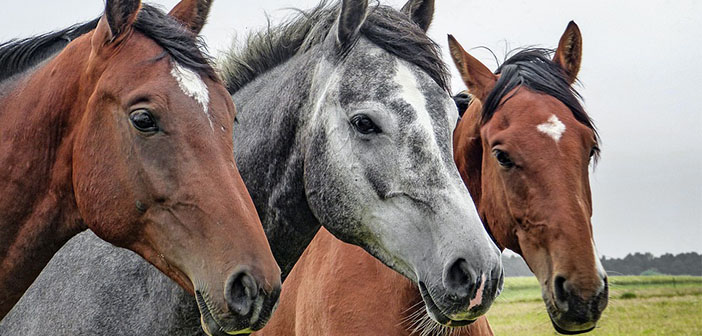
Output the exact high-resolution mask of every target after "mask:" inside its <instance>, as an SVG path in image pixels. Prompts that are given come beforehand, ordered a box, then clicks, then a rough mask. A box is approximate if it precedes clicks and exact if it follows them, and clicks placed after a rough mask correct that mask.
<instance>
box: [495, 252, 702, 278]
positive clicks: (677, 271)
mask: <svg viewBox="0 0 702 336" xmlns="http://www.w3.org/2000/svg"><path fill="white" fill-rule="evenodd" d="M601 261H602V266H603V267H604V269H605V270H606V271H607V273H608V274H609V275H656V274H667V275H697V276H702V255H701V254H698V253H696V252H688V253H680V254H675V255H674V254H671V253H666V254H664V255H662V256H660V257H656V256H654V255H653V254H651V253H639V252H637V253H630V254H627V255H626V257H624V258H608V257H606V256H603V257H602V259H601ZM502 264H503V266H504V268H505V275H507V276H531V275H533V274H532V273H531V271H530V270H529V267H528V266H527V265H526V263H525V262H524V260H522V258H521V257H520V256H517V255H510V256H505V255H504V254H503V255H502Z"/></svg>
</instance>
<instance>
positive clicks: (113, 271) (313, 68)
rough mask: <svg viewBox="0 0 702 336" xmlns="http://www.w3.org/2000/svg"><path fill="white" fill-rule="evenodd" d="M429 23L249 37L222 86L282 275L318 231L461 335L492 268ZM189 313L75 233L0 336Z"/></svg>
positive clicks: (293, 27) (424, 15) (417, 14)
mask: <svg viewBox="0 0 702 336" xmlns="http://www.w3.org/2000/svg"><path fill="white" fill-rule="evenodd" d="M432 15H433V1H421V0H410V1H409V2H408V3H407V4H406V5H405V7H404V8H403V11H397V10H395V9H392V8H389V7H386V6H377V7H376V6H374V7H371V8H368V4H367V1H343V3H342V4H341V5H336V6H325V5H320V6H319V7H318V8H316V9H313V10H311V11H309V12H306V13H304V14H301V15H299V16H297V17H296V18H293V19H291V20H290V21H288V22H286V23H284V24H282V25H281V26H279V27H276V28H271V29H269V30H267V31H265V32H262V33H259V34H255V35H253V36H252V37H250V38H249V40H248V41H247V42H246V45H245V46H244V47H243V49H242V50H241V51H240V52H238V53H232V54H230V55H229V56H228V57H227V59H226V60H224V62H223V74H224V78H225V82H226V83H227V85H228V88H229V90H230V92H232V93H233V96H232V97H233V99H234V101H235V102H236V104H237V109H238V111H239V114H238V116H237V122H236V123H235V130H234V138H235V143H236V147H235V150H234V152H235V156H236V161H237V165H238V167H239V170H240V172H241V175H242V177H243V178H244V181H245V183H246V185H247V188H248V189H249V192H250V193H251V196H252V198H253V200H254V203H255V205H256V208H257V210H258V212H259V215H260V216H261V221H262V223H263V226H264V229H265V231H266V234H267V235H268V239H269V241H270V244H271V247H272V250H273V253H274V255H275V257H276V260H277V261H278V263H279V265H280V267H281V269H282V271H283V276H285V275H287V274H288V273H289V272H290V270H291V269H292V266H293V265H294V264H295V262H296V261H297V259H298V258H299V257H300V255H301V253H302V251H303V250H304V248H305V247H306V246H307V245H308V244H309V242H310V240H311V239H312V238H313V236H314V234H315V233H316V232H317V230H318V229H319V228H320V226H321V225H324V227H325V228H327V229H328V230H329V231H330V232H331V233H332V234H334V235H335V236H336V237H338V238H340V239H342V240H344V241H346V242H349V243H353V244H356V245H359V246H361V247H363V248H364V249H365V250H367V251H368V252H369V253H371V254H372V255H373V256H375V257H376V258H378V259H379V260H381V261H382V262H384V263H385V264H386V265H388V266H389V267H391V268H393V269H394V270H396V271H398V272H399V273H401V274H403V275H405V276H406V277H408V278H409V279H411V280H413V281H414V282H416V283H419V284H420V286H419V287H420V289H421V291H422V296H423V298H424V300H425V303H427V304H429V305H431V306H432V307H433V308H438V309H432V310H431V312H430V314H432V317H434V318H435V319H437V320H439V321H442V322H444V323H446V322H447V321H449V322H453V323H461V322H463V321H466V320H470V319H474V318H475V317H476V316H475V312H471V311H467V309H466V307H467V306H468V304H469V301H470V300H469V298H470V296H472V295H474V294H475V292H476V290H478V289H477V287H478V284H480V283H481V282H483V281H484V283H485V288H484V292H483V298H484V300H487V306H489V304H490V302H492V300H493V299H494V298H495V296H496V295H497V292H498V291H499V290H498V287H499V286H500V285H499V284H501V281H500V280H501V278H502V267H501V264H500V259H499V251H498V250H497V247H496V246H495V244H494V243H493V242H492V241H491V240H490V238H489V236H488V235H487V233H486V232H485V231H484V229H483V227H482V224H481V222H480V219H479V217H478V215H477V213H476V210H475V206H474V205H473V203H472V201H471V197H470V195H469V193H468V191H467V189H466V187H465V186H464V184H463V182H462V180H461V178H460V176H459V174H458V171H457V169H456V167H455V164H454V161H453V153H452V131H453V128H454V127H455V124H456V121H457V119H458V115H457V110H456V107H455V105H454V103H453V100H452V99H451V97H450V96H449V93H448V84H447V77H448V74H447V71H446V68H445V65H444V63H443V62H442V61H441V59H440V56H439V51H438V47H437V46H436V44H434V43H433V42H432V41H431V40H430V39H429V38H428V37H427V36H426V33H425V30H426V29H427V28H428V26H429V23H430V22H431V16H432ZM232 248H237V247H236V246H232ZM123 295H126V297H124V298H123V297H122V296H123ZM376 299H382V298H376ZM196 312H197V307H196V306H195V304H194V300H193V299H192V297H191V296H189V295H188V294H186V293H185V292H183V291H181V290H179V289H178V288H176V285H175V284H172V283H171V282H170V281H168V280H167V279H165V278H164V277H163V276H161V275H160V274H158V273H157V272H156V271H155V270H152V269H151V266H149V265H148V264H146V263H145V262H141V261H140V260H138V259H135V258H133V256H132V255H131V254H130V253H129V252H128V251H125V250H120V249H117V248H113V247H111V246H108V245H107V244H103V243H101V242H99V241H97V239H95V238H94V237H93V236H91V235H90V234H85V235H81V236H80V237H78V238H76V239H74V240H73V241H71V242H70V243H69V244H68V246H66V248H64V249H63V250H62V251H61V252H60V253H59V254H58V255H57V256H56V257H55V258H54V260H53V261H52V263H51V264H50V265H49V266H48V267H47V268H46V269H45V270H44V272H43V274H42V276H41V277H40V278H39V280H37V282H35V284H34V286H33V287H32V288H31V289H30V290H29V292H28V294H27V295H26V296H25V297H24V298H23V299H22V301H21V302H20V303H19V304H18V305H17V306H16V307H15V309H14V310H13V311H12V312H11V313H10V316H8V318H7V319H5V320H4V321H2V326H0V334H3V335H14V334H22V335H40V334H41V335H44V334H46V333H47V332H52V333H54V332H58V333H59V334H81V333H84V334H85V333H90V334H109V335H131V334H152V335H166V334H168V335H188V334H193V333H198V332H199V331H198V330H197V328H195V327H194V326H197V325H198V321H197V319H198V315H197V313H196Z"/></svg>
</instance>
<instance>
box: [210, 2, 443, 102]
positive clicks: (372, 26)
mask: <svg viewBox="0 0 702 336" xmlns="http://www.w3.org/2000/svg"><path fill="white" fill-rule="evenodd" d="M340 7H341V6H339V5H338V4H336V5H333V6H329V5H327V3H326V2H325V1H322V2H321V3H320V4H319V5H317V6H316V7H315V8H313V9H311V10H308V11H303V10H299V9H296V11H297V12H298V14H297V15H295V16H293V17H291V18H289V19H288V20H286V21H284V22H283V23H282V24H280V25H278V26H276V27H271V26H270V24H269V26H268V28H267V29H266V30H263V31H259V32H255V33H252V34H250V35H249V36H248V37H247V39H246V41H245V42H244V45H243V46H242V47H241V48H240V49H239V50H238V51H237V50H234V48H232V50H231V51H230V52H229V53H228V55H226V56H225V57H224V60H223V61H222V63H221V68H222V75H223V77H224V81H225V83H226V86H227V88H228V90H229V92H230V93H234V92H236V91H238V90H239V89H241V88H242V87H243V86H244V85H246V84H248V83H249V82H251V81H253V80H254V79H255V78H256V77H258V76H259V75H261V74H262V73H264V72H266V71H268V70H270V69H272V68H274V67H276V66H278V65H280V64H282V63H284V62H285V61H287V60H289V59H290V58H292V57H293V56H295V55H297V54H302V53H304V52H306V51H308V50H310V49H311V48H312V47H314V46H316V45H319V44H321V43H322V41H324V39H325V38H326V37H327V35H328V34H329V32H330V31H331V30H332V28H333V27H334V23H335V22H336V20H337V17H338V15H339V11H340ZM269 23H270V22H269ZM359 35H361V36H364V37H366V38H367V39H368V40H370V41H371V42H372V43H374V44H375V45H377V46H378V47H380V48H382V49H384V50H385V51H387V52H389V53H391V54H392V55H394V56H396V57H398V58H400V59H403V60H405V61H408V62H410V63H412V64H415V65H417V66H418V67H420V68H421V69H422V70H423V71H425V72H426V73H427V74H428V75H429V76H430V77H431V78H432V79H433V80H434V81H435V82H436V83H437V84H438V85H439V86H440V87H441V88H443V89H444V90H446V91H447V92H448V91H449V73H448V69H447V68H446V65H445V64H444V62H443V61H442V59H441V52H440V49H439V46H438V45H437V44H436V43H435V42H434V41H432V40H431V39H430V38H429V37H428V36H427V35H426V33H425V32H424V31H423V30H422V29H421V28H420V27H419V26H418V25H417V24H415V23H414V22H412V21H411V19H410V17H409V16H408V15H406V14H405V13H402V12H400V11H398V10H396V9H393V8H391V7H389V6H382V5H379V4H378V5H375V6H373V7H370V8H369V9H368V16H367V17H366V20H365V21H364V23H363V25H362V26H361V29H360V34H359ZM340 52H341V53H343V51H340Z"/></svg>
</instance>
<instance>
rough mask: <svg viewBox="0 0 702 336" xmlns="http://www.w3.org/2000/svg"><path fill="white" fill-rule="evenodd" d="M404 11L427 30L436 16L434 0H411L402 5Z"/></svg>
mask: <svg viewBox="0 0 702 336" xmlns="http://www.w3.org/2000/svg"><path fill="white" fill-rule="evenodd" d="M402 12H403V13H405V14H407V15H409V17H410V18H411V19H412V21H414V23H416V24H417V25H419V27H420V28H422V30H424V31H425V32H426V31H427V30H428V29H429V25H431V21H432V19H433V18H434V0H409V1H407V3H406V4H405V5H404V6H402Z"/></svg>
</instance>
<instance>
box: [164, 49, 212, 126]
mask: <svg viewBox="0 0 702 336" xmlns="http://www.w3.org/2000/svg"><path fill="white" fill-rule="evenodd" d="M172 68H173V69H171V75H172V76H173V78H175V80H176V81H177V82H178V86H180V89H181V90H183V93H185V95H187V96H188V97H191V98H193V99H195V101H196V102H197V103H198V104H200V106H202V110H203V111H204V112H205V116H206V117H207V121H209V122H210V128H212V130H214V126H213V125H212V118H211V117H210V111H209V105H210V93H209V91H208V90H207V85H205V82H204V81H203V80H202V78H201V77H200V75H198V74H197V73H196V72H195V71H193V70H190V69H188V68H186V67H184V66H182V65H180V64H178V63H177V62H172Z"/></svg>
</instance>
